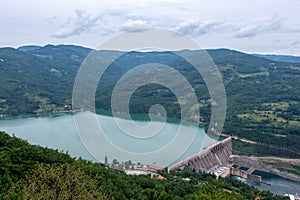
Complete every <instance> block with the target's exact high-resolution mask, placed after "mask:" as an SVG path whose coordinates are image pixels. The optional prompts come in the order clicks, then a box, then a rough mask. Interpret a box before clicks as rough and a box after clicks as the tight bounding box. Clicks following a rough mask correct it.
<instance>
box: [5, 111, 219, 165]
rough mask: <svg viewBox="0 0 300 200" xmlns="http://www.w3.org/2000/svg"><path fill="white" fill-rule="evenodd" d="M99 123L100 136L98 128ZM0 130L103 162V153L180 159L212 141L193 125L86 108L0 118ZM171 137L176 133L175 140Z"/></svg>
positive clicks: (162, 161) (154, 160)
mask: <svg viewBox="0 0 300 200" xmlns="http://www.w3.org/2000/svg"><path fill="white" fill-rule="evenodd" d="M92 118H96V120H97V124H92V121H93V119H92ZM79 121H80V123H79ZM132 123H134V124H136V125H137V127H138V128H137V129H136V130H135V132H136V133H132V134H130V133H128V129H130V128H131V129H132ZM99 126H100V127H101V130H102V131H103V132H104V133H105V134H103V135H104V136H103V135H101V134H100V133H98V132H99V130H98V129H99V128H98V127H99ZM120 126H122V128H120ZM0 130H1V131H5V132H7V133H8V134H10V135H13V134H14V135H15V136H16V137H19V138H22V139H25V140H27V141H28V142H30V143H31V144H38V145H41V146H44V147H49V148H54V149H59V150H63V151H68V153H69V154H70V155H71V156H73V157H77V158H78V157H81V158H84V159H87V160H92V161H100V162H104V159H105V156H107V157H108V160H109V162H111V161H112V160H113V159H117V160H118V161H127V160H132V161H136V162H142V163H144V164H156V165H159V166H169V165H172V164H173V163H176V162H178V161H181V160H184V159H185V158H188V157H190V156H192V155H194V154H196V153H198V152H199V151H201V150H202V149H203V148H205V147H206V146H209V145H211V144H213V143H215V142H216V141H217V139H213V138H210V137H208V136H207V135H206V134H205V131H204V129H203V128H199V127H197V126H195V125H189V124H187V125H180V124H178V123H167V122H160V121H154V122H152V124H151V123H150V122H147V121H132V120H126V119H121V118H114V117H111V116H105V115H99V114H98V115H92V114H91V113H86V112H84V113H77V114H75V115H74V116H73V115H70V114H61V115H59V116H45V117H26V118H11V119H2V120H0ZM132 130H133V129H132ZM137 130H138V131H137ZM78 132H80V133H81V134H78ZM133 134H135V135H133ZM138 134H139V135H138ZM99 135H100V136H102V138H101V137H100V136H99ZM174 138H176V139H177V138H178V139H177V142H176V141H175V139H174ZM107 141H109V142H107ZM183 143H185V144H183ZM167 146H168V148H166V147H167Z"/></svg>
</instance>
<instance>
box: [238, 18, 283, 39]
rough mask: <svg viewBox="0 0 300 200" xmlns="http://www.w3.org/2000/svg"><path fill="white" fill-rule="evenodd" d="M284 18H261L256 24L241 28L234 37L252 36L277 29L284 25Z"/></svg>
mask: <svg viewBox="0 0 300 200" xmlns="http://www.w3.org/2000/svg"><path fill="white" fill-rule="evenodd" d="M282 24H283V22H282V19H280V18H278V17H273V18H272V19H265V20H260V21H258V22H257V23H256V24H251V25H247V26H244V27H242V28H240V29H239V30H238V31H237V33H236V34H234V37H236V38H251V37H254V36H256V35H260V34H263V33H267V32H273V31H277V30H279V29H280V28H281V27H282Z"/></svg>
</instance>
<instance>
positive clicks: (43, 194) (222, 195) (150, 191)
mask: <svg viewBox="0 0 300 200" xmlns="http://www.w3.org/2000/svg"><path fill="white" fill-rule="evenodd" d="M159 173H160V174H161V175H163V176H164V177H165V178H166V179H165V180H158V179H151V178H150V176H128V175H125V174H122V173H120V172H116V171H114V170H112V169H110V168H108V167H106V166H105V165H104V164H99V163H92V162H90V161H85V160H81V159H75V158H71V157H70V156H69V155H67V154H65V153H63V152H59V151H57V150H52V149H48V148H43V147H40V146H36V145H30V144H28V143H27V142H26V141H24V140H21V139H18V138H16V137H11V136H9V135H8V134H6V133H4V132H0V195H1V196H0V199H116V200H118V199H119V200H124V199H149V200H153V199H166V200H167V199H190V200H192V199H220V200H223V199H241V200H242V199H254V198H255V197H256V196H259V197H261V199H265V200H267V199H270V200H271V199H272V200H273V199H275V200H276V199H278V200H279V199H286V198H285V197H281V196H276V195H273V194H272V193H270V192H265V191H263V192H262V191H259V190H257V189H255V188H254V187H251V186H248V185H246V184H244V183H242V182H239V181H237V180H235V179H231V178H226V179H219V180H216V179H215V177H213V176H212V175H209V174H202V173H194V172H192V171H190V170H188V169H186V170H183V171H171V172H170V173H168V172H167V171H161V172H159ZM183 178H189V181H187V179H183Z"/></svg>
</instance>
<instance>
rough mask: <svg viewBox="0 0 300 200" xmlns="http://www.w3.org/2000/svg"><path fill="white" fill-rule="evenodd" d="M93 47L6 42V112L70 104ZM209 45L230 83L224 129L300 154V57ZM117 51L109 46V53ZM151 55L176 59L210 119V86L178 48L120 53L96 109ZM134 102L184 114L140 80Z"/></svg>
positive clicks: (2, 91) (0, 84)
mask: <svg viewBox="0 0 300 200" xmlns="http://www.w3.org/2000/svg"><path fill="white" fill-rule="evenodd" d="M90 51H91V49H87V48H83V47H78V46H68V45H58V46H53V45H47V46H45V47H36V46H34V47H27V48H21V50H17V49H12V48H2V49H0V72H1V79H0V115H1V114H2V116H3V115H4V116H5V115H18V114H26V113H27V114H28V113H31V114H36V113H39V114H48V113H51V112H54V111H64V110H69V109H70V105H71V98H72V89H73V83H74V79H75V76H76V73H77V70H78V69H79V67H80V64H81V63H82V61H83V60H84V58H85V57H86V56H87V55H88V53H89V52H90ZM207 52H208V53H209V55H210V56H211V57H212V59H213V60H214V62H215V63H216V65H217V67H218V68H219V70H220V72H221V74H222V77H223V81H224V85H225V89H226V95H227V109H228V110H227V116H226V122H225V127H224V133H226V134H229V135H237V136H239V137H244V138H248V139H251V140H255V141H257V142H259V144H257V145H252V147H251V148H250V149H251V152H252V153H253V154H258V155H274V156H286V157H298V158H299V157H300V153H299V146H300V134H299V130H300V78H299V77H300V64H297V63H287V62H279V61H272V60H268V59H265V58H260V57H257V56H253V55H249V54H245V53H241V52H238V51H233V50H228V49H216V50H207ZM113 53H114V52H113V51H107V52H106V55H108V56H109V55H110V54H113ZM186 53H189V54H193V53H194V51H186ZM137 58H142V59H137ZM151 62H158V63H160V64H165V65H168V66H171V67H173V68H174V69H176V70H178V71H179V72H180V73H181V74H182V75H184V76H185V77H186V79H187V80H188V81H189V83H190V84H191V85H192V86H193V88H194V89H195V92H196V94H197V97H198V100H199V105H197V106H199V109H200V115H201V122H203V123H204V124H205V125H206V126H207V124H208V122H209V120H210V109H211V99H210V96H209V94H208V91H207V88H206V85H205V83H204V81H203V80H202V79H201V76H199V75H198V74H197V72H196V70H195V69H193V67H192V66H190V64H188V63H186V62H185V61H184V60H183V59H182V58H180V57H178V56H176V55H175V54H173V53H171V52H147V53H142V52H129V53H126V54H125V55H123V56H121V57H120V58H118V59H117V60H115V61H114V62H113V63H112V64H111V65H110V67H109V69H108V70H107V71H106V72H105V74H104V76H103V77H102V79H101V80H100V82H99V85H98V90H97V94H96V107H97V109H99V110H106V111H110V109H111V105H110V103H111V101H110V97H111V93H112V89H113V87H114V85H115V84H116V81H117V80H118V79H119V78H120V77H121V76H122V75H123V74H124V73H125V72H127V71H128V70H130V69H132V68H133V67H135V66H137V65H140V64H144V63H151ZM130 103H131V104H130V112H131V113H136V114H146V113H148V110H149V108H150V107H151V105H153V104H156V103H159V104H162V105H163V106H164V107H165V109H166V111H167V114H168V116H170V117H175V118H180V107H179V104H178V101H177V99H176V97H175V95H174V94H173V93H172V92H171V91H170V90H168V89H167V88H165V87H162V86H159V85H155V84H150V85H147V86H143V87H140V88H139V89H138V90H137V91H136V92H135V93H134V94H133V96H132V98H131V100H130ZM283 150H284V151H283Z"/></svg>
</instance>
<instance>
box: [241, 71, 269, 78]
mask: <svg viewBox="0 0 300 200" xmlns="http://www.w3.org/2000/svg"><path fill="white" fill-rule="evenodd" d="M253 76H269V72H257V73H251V74H239V77H240V78H247V77H253Z"/></svg>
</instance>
